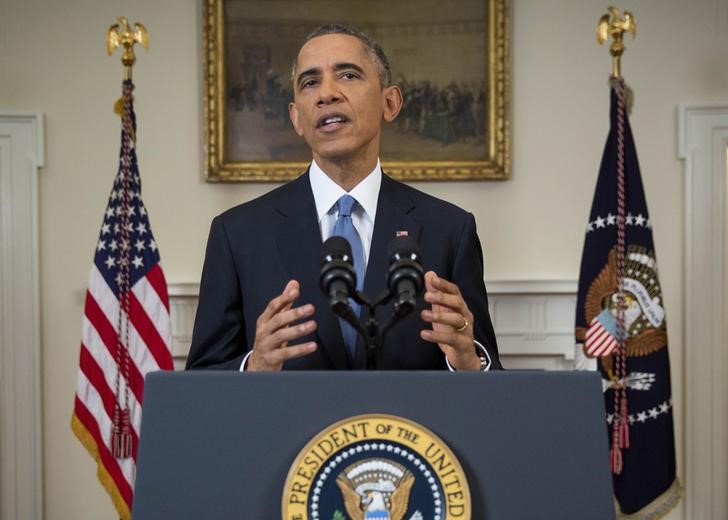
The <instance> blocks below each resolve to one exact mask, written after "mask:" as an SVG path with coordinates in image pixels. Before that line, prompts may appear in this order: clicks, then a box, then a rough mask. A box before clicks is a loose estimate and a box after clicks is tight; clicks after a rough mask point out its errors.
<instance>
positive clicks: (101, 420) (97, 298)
mask: <svg viewBox="0 0 728 520" xmlns="http://www.w3.org/2000/svg"><path fill="white" fill-rule="evenodd" d="M133 90H134V85H133V84H132V82H131V80H125V81H124V84H123V96H122V98H121V99H120V100H119V103H117V107H116V108H117V112H119V114H120V115H121V119H122V132H121V153H120V158H119V172H118V174H117V176H116V179H115V181H114V185H113V187H112V189H111V196H110V197H109V202H108V205H107V206H106V212H105V214H104V219H103V224H102V225H101V232H100V234H99V240H98V242H97V244H96V253H95V255H94V262H93V265H92V266H91V276H90V279H89V284H88V290H87V291H86V304H85V308H84V315H83V327H82V333H81V356H80V364H79V371H78V384H77V389H76V399H75V404H74V410H73V417H72V420H71V427H72V429H73V431H74V433H75V434H76V436H77V437H78V439H79V440H80V441H81V443H82V444H83V445H84V446H85V447H86V449H87V450H88V451H89V453H90V454H91V456H92V457H93V458H94V459H95V460H96V463H97V474H98V477H99V480H100V481H101V484H102V485H103V486H104V488H106V491H107V492H108V493H109V495H110V496H111V498H112V501H113V503H114V505H115V506H116V509H117V511H118V513H119V516H120V517H121V518H124V519H127V518H130V517H131V513H130V511H131V505H132V496H133V491H134V477H135V473H136V454H137V446H138V442H139V430H140V426H141V416H142V397H143V390H144V376H145V375H146V374H147V373H149V372H152V371H155V370H160V369H161V370H172V369H173V365H172V356H171V353H170V346H171V343H172V333H171V327H170V320H169V298H168V296H167V283H166V281H165V279H164V274H163V273H162V268H161V266H160V264H159V251H158V250H157V244H156V242H155V241H154V236H153V235H152V230H151V228H150V226H149V217H148V215H147V210H146V208H145V206H144V204H143V202H142V198H141V181H140V178H139V170H138V167H137V158H136V151H135V142H136V116H135V115H134V107H133V97H132V92H133Z"/></svg>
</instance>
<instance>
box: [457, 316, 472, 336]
mask: <svg viewBox="0 0 728 520" xmlns="http://www.w3.org/2000/svg"><path fill="white" fill-rule="evenodd" d="M468 325H470V322H469V321H468V319H467V318H466V317H465V316H463V324H462V325H460V328H459V329H455V332H463V331H464V330H465V329H467V328H468Z"/></svg>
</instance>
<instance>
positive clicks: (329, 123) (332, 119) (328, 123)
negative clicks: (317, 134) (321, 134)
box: [316, 115, 349, 128]
mask: <svg viewBox="0 0 728 520" xmlns="http://www.w3.org/2000/svg"><path fill="white" fill-rule="evenodd" d="M348 122H349V120H348V119H347V118H346V117H344V116H342V115H333V116H325V117H322V118H321V119H319V120H318V124H317V125H316V128H333V127H334V126H335V125H338V124H343V123H348Z"/></svg>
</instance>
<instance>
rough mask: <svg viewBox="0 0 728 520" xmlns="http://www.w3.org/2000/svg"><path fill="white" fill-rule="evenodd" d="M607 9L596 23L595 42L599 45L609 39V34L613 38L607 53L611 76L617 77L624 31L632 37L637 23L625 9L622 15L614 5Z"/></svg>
mask: <svg viewBox="0 0 728 520" xmlns="http://www.w3.org/2000/svg"><path fill="white" fill-rule="evenodd" d="M607 10H608V11H609V13H608V14H605V15H603V16H602V17H601V18H600V19H599V23H598V24H597V42H598V43H599V44H600V45H601V44H603V43H604V42H606V41H607V40H608V39H609V36H611V37H612V38H613V41H612V45H611V46H610V47H609V53H610V54H611V55H612V76H614V77H615V78H618V77H620V76H621V58H622V53H624V49H625V47H624V33H626V32H627V33H630V34H631V35H632V38H634V37H635V34H636V32H637V23H636V22H635V18H634V15H633V14H632V13H630V12H629V11H625V12H624V17H622V16H621V15H620V13H619V9H617V8H616V7H613V6H610V7H608V8H607ZM610 14H611V18H610Z"/></svg>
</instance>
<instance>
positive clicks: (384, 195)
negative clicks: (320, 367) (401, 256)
mask: <svg viewBox="0 0 728 520" xmlns="http://www.w3.org/2000/svg"><path fill="white" fill-rule="evenodd" d="M414 207H415V204H414V202H413V201H412V199H411V198H410V197H409V196H407V193H406V192H405V190H402V189H401V185H400V184H399V183H397V182H395V181H393V180H392V179H390V178H389V177H387V176H386V175H382V186H381V188H380V189H379V199H378V201H377V215H376V218H375V219H374V233H373V235H372V245H371V248H370V250H369V262H368V263H367V272H366V277H365V278H364V293H365V294H366V295H367V296H369V297H370V298H376V297H378V296H379V295H380V294H382V292H383V291H384V290H385V289H386V287H387V269H388V268H389V258H387V248H388V247H389V242H390V241H391V240H392V239H393V238H394V237H395V236H396V235H397V233H398V232H406V233H407V234H408V235H409V236H410V237H412V238H414V239H415V240H417V241H418V242H419V239H420V233H421V230H422V226H421V225H420V224H419V222H417V221H416V220H415V219H414V218H412V216H411V215H409V213H410V212H411V211H412V209H413V208H414ZM388 308H389V307H388ZM377 315H378V318H379V320H380V325H382V323H381V321H382V320H383V319H384V320H386V319H387V318H389V316H388V315H385V314H384V313H381V314H380V313H377ZM368 316H369V312H368V309H366V308H363V309H362V319H363V320H366V319H367V318H368ZM356 354H357V355H356V360H355V363H354V365H355V367H356V368H363V367H364V366H365V365H366V354H365V347H364V344H363V342H362V341H360V342H359V344H358V346H357V353H356Z"/></svg>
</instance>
